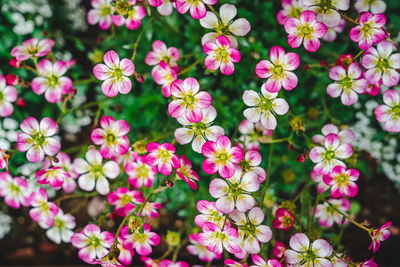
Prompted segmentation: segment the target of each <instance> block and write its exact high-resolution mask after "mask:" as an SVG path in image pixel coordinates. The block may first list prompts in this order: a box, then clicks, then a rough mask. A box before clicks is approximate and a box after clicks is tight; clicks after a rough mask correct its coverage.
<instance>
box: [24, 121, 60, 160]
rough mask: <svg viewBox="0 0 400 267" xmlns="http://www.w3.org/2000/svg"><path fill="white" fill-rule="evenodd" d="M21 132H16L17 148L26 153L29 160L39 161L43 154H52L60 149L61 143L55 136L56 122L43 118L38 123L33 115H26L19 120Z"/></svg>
mask: <svg viewBox="0 0 400 267" xmlns="http://www.w3.org/2000/svg"><path fill="white" fill-rule="evenodd" d="M20 128H21V130H22V131H23V132H19V133H18V150H19V151H21V152H25V151H27V153H26V158H27V159H28V160H29V161H30V162H40V161H42V160H43V159H44V155H48V156H54V155H55V154H57V152H58V151H59V150H60V147H61V144H60V141H59V140H58V137H57V136H54V135H55V134H56V133H57V131H58V125H57V122H55V121H53V120H52V119H50V118H47V117H46V118H43V119H42V120H41V121H40V123H39V122H38V121H37V119H35V118H34V117H28V118H26V119H25V120H24V121H23V122H21V125H20Z"/></svg>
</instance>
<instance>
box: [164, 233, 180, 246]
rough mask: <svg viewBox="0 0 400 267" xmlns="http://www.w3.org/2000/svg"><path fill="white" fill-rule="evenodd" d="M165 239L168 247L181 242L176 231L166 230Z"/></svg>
mask: <svg viewBox="0 0 400 267" xmlns="http://www.w3.org/2000/svg"><path fill="white" fill-rule="evenodd" d="M165 241H167V243H168V245H169V246H170V247H176V246H178V245H179V244H180V243H181V235H180V234H179V233H177V232H174V231H169V230H168V232H167V236H166V237H165Z"/></svg>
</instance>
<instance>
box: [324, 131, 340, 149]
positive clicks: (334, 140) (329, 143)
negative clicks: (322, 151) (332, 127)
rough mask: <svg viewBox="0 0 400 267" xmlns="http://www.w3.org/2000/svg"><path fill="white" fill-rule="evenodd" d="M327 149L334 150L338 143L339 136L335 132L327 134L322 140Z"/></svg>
mask: <svg viewBox="0 0 400 267" xmlns="http://www.w3.org/2000/svg"><path fill="white" fill-rule="evenodd" d="M324 144H325V147H326V149H327V150H335V149H336V148H337V147H338V146H339V144H340V138H339V136H338V135H337V134H333V133H331V134H328V135H327V136H325V141H324Z"/></svg>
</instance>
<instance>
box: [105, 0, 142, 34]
mask: <svg viewBox="0 0 400 267" xmlns="http://www.w3.org/2000/svg"><path fill="white" fill-rule="evenodd" d="M126 3H127V4H128V5H129V7H123V9H126V10H124V12H125V14H124V15H113V16H112V21H113V23H114V24H115V25H117V26H122V25H124V24H125V26H126V28H127V29H129V30H135V29H137V28H139V27H140V24H141V23H142V19H143V18H144V17H146V8H145V7H144V6H142V5H136V0H129V1H126Z"/></svg>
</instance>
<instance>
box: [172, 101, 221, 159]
mask: <svg viewBox="0 0 400 267" xmlns="http://www.w3.org/2000/svg"><path fill="white" fill-rule="evenodd" d="M201 111H202V113H203V118H202V120H201V121H200V122H190V121H189V120H188V119H186V117H185V116H182V117H180V118H178V119H177V120H178V122H179V123H180V124H182V125H183V126H184V127H182V128H177V129H176V130H175V133H174V136H175V139H176V141H177V142H178V143H179V144H181V145H184V144H187V143H190V142H192V141H193V142H192V149H193V151H195V152H197V153H201V148H202V147H203V145H204V143H205V142H206V140H209V141H216V140H217V138H218V137H220V136H222V135H224V129H223V128H222V127H220V126H217V125H212V123H213V121H214V120H215V118H216V117H217V111H216V110H215V108H214V107H213V106H211V105H210V106H209V107H208V108H206V109H202V110H201Z"/></svg>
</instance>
